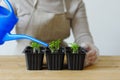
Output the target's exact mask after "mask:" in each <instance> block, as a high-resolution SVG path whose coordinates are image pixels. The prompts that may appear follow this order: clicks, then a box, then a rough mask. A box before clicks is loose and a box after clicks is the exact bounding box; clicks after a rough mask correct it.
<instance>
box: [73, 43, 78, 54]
mask: <svg viewBox="0 0 120 80" xmlns="http://www.w3.org/2000/svg"><path fill="white" fill-rule="evenodd" d="M71 49H72V52H73V53H78V49H79V45H78V44H77V43H71Z"/></svg>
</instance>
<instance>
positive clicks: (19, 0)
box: [1, 0, 93, 51]
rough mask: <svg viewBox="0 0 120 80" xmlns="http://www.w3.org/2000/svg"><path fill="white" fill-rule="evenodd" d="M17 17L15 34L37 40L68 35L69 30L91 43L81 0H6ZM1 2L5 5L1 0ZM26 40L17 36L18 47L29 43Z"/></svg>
mask: <svg viewBox="0 0 120 80" xmlns="http://www.w3.org/2000/svg"><path fill="white" fill-rule="evenodd" d="M9 1H10V3H11V4H12V6H13V8H14V11H15V13H16V15H17V16H18V18H19V21H18V23H17V24H16V33H17V34H27V35H30V36H33V37H35V38H37V39H39V40H42V41H45V42H50V41H52V40H56V39H61V40H64V39H65V38H67V37H69V35H70V29H72V31H73V35H74V38H75V42H76V43H78V44H81V43H82V42H90V43H93V40H92V37H91V34H90V31H89V28H88V22H87V17H86V10H85V5H84V3H83V0H9ZM1 5H2V6H4V7H7V5H6V4H5V3H4V1H2V2H1ZM29 42H30V41H28V40H19V41H18V45H22V47H21V48H19V51H21V50H23V49H24V48H25V47H26V46H27V45H29Z"/></svg>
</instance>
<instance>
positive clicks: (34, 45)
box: [31, 42, 41, 53]
mask: <svg viewBox="0 0 120 80" xmlns="http://www.w3.org/2000/svg"><path fill="white" fill-rule="evenodd" d="M40 46H41V45H40V44H38V43H36V42H31V47H32V48H33V53H35V52H36V51H38V53H39V52H40Z"/></svg>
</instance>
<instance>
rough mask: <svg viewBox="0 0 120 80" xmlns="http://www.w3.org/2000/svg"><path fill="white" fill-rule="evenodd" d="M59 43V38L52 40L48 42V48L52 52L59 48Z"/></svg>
mask: <svg viewBox="0 0 120 80" xmlns="http://www.w3.org/2000/svg"><path fill="white" fill-rule="evenodd" d="M60 43H61V40H60V39H59V40H56V41H52V42H50V43H49V48H50V50H51V52H52V53H54V52H56V51H58V50H59V48H60Z"/></svg>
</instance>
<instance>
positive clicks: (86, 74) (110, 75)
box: [0, 56, 120, 80]
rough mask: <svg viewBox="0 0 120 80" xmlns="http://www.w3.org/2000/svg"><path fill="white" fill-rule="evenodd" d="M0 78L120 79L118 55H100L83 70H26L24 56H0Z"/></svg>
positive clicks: (19, 79) (20, 79)
mask: <svg viewBox="0 0 120 80" xmlns="http://www.w3.org/2000/svg"><path fill="white" fill-rule="evenodd" d="M0 80H120V56H100V59H99V62H98V63H97V64H95V65H92V66H89V67H86V68H85V69H84V70H79V71H72V70H59V71H51V70H39V71H29V70H26V63H25V58H24V56H0Z"/></svg>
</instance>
